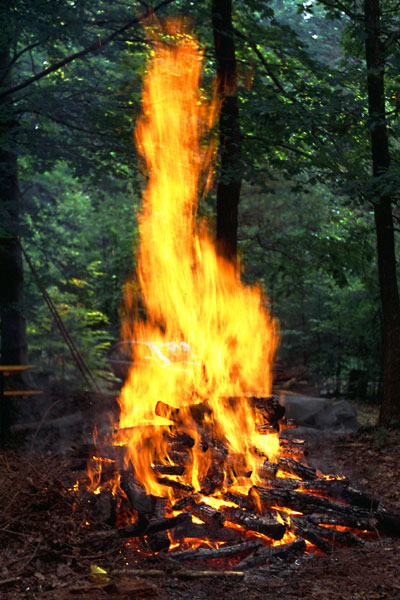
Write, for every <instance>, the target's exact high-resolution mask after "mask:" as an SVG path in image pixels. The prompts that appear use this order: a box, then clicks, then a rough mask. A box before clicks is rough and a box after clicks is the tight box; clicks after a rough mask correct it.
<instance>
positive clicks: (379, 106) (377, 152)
mask: <svg viewBox="0 0 400 600" xmlns="http://www.w3.org/2000/svg"><path fill="white" fill-rule="evenodd" d="M364 18H365V31H366V41H365V48H366V61H367V69H368V75H367V86H368V109H369V120H370V132H371V153H372V165H373V177H374V178H377V177H382V175H385V174H386V173H388V171H389V166H390V153H389V142H388V132H387V126H386V114H385V82H384V57H383V56H382V45H381V40H380V23H379V20H380V8H379V0H365V2H364ZM374 185H375V184H374ZM382 188H383V191H382ZM384 188H385V182H384V180H383V181H382V180H381V181H380V182H379V183H378V184H377V185H376V186H375V189H374V192H373V194H374V198H373V203H374V216H375V228H376V241H377V255H378V273H379V286H380V295H381V303H382V316H383V347H384V356H383V399H382V405H381V412H380V422H381V424H382V425H389V423H390V422H391V421H393V420H400V301H399V292H398V286H397V273H396V256H395V241H394V229H393V215H392V197H391V193H390V192H385V189H384Z"/></svg>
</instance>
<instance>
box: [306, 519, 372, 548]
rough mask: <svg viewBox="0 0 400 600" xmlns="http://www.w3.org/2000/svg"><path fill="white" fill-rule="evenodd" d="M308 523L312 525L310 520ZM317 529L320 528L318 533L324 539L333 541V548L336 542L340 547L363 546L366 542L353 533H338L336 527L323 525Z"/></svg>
mask: <svg viewBox="0 0 400 600" xmlns="http://www.w3.org/2000/svg"><path fill="white" fill-rule="evenodd" d="M307 521H308V522H309V523H310V519H309V518H308V519H307ZM316 527H318V531H319V532H320V533H321V536H322V537H324V538H326V539H328V540H331V541H332V546H334V545H335V543H336V542H337V543H338V544H339V545H340V546H362V545H363V544H364V540H363V539H362V538H360V537H358V535H355V534H354V533H353V532H352V531H338V530H337V529H336V527H326V526H323V525H317V526H316Z"/></svg>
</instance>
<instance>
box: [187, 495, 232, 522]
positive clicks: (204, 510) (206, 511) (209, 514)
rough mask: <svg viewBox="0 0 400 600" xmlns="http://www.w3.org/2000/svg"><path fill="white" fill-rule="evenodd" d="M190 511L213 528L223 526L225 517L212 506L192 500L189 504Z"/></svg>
mask: <svg viewBox="0 0 400 600" xmlns="http://www.w3.org/2000/svg"><path fill="white" fill-rule="evenodd" d="M189 508H190V512H191V513H192V514H193V515H194V516H195V517H198V518H199V519H201V520H202V521H204V523H206V525H208V526H209V527H211V529H215V528H217V527H223V526H224V523H225V517H224V515H223V514H222V512H220V511H219V510H215V508H212V506H208V504H204V503H203V502H199V503H198V504H197V503H196V502H194V501H193V500H192V501H191V502H190V504H189Z"/></svg>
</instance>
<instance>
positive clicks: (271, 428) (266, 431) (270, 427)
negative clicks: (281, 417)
mask: <svg viewBox="0 0 400 600" xmlns="http://www.w3.org/2000/svg"><path fill="white" fill-rule="evenodd" d="M256 431H257V433H259V434H261V435H271V434H275V433H277V432H278V431H279V425H278V423H262V424H258V425H256Z"/></svg>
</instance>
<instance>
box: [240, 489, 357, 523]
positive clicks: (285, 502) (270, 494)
mask: <svg viewBox="0 0 400 600" xmlns="http://www.w3.org/2000/svg"><path fill="white" fill-rule="evenodd" d="M250 495H251V496H255V498H256V499H257V496H258V497H259V499H260V502H261V506H262V507H263V508H271V507H274V506H278V507H282V508H285V507H286V508H290V509H291V510H295V511H299V512H302V513H306V514H307V513H312V512H315V511H321V510H323V511H332V513H335V514H336V515H345V516H346V515H349V516H351V517H354V518H360V519H363V520H368V517H369V513H368V511H367V510H365V509H363V508H359V507H357V506H351V505H349V504H342V503H340V502H336V501H334V500H329V499H328V498H322V497H320V496H314V495H313V494H309V493H307V492H297V491H291V490H276V489H267V488H262V487H260V486H253V488H251V490H250Z"/></svg>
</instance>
